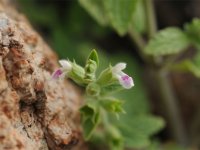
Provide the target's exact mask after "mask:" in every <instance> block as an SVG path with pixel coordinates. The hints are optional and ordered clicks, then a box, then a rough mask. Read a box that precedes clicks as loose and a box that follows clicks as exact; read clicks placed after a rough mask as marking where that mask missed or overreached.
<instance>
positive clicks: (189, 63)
mask: <svg viewBox="0 0 200 150" xmlns="http://www.w3.org/2000/svg"><path fill="white" fill-rule="evenodd" d="M171 69H172V70H173V71H181V72H191V73H192V74H193V75H194V76H196V77H197V78H200V52H198V53H197V55H196V56H195V57H194V58H193V59H191V60H189V59H187V60H184V61H181V62H180V63H178V64H175V65H173V66H172V67H171Z"/></svg>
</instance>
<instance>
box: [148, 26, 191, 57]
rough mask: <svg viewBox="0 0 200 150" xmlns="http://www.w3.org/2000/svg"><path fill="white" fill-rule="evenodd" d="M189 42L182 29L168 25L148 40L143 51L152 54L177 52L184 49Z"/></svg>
mask: <svg viewBox="0 0 200 150" xmlns="http://www.w3.org/2000/svg"><path fill="white" fill-rule="evenodd" d="M189 43H190V41H189V39H188V38H187V36H186V34H185V33H184V32H183V31H181V30H180V29H178V28H175V27H169V28H166V29H164V30H161V31H159V32H158V33H157V34H156V35H155V37H154V38H153V39H151V40H150V42H149V43H148V45H147V47H146V48H145V51H146V53H147V54H150V55H154V56H158V55H171V54H177V53H179V52H181V51H183V50H185V49H186V48H187V47H188V46H189Z"/></svg>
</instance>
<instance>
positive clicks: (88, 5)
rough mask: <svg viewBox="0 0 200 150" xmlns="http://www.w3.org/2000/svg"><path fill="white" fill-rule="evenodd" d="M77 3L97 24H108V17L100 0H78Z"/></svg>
mask: <svg viewBox="0 0 200 150" xmlns="http://www.w3.org/2000/svg"><path fill="white" fill-rule="evenodd" d="M79 3H80V4H81V6H82V7H84V8H85V10H86V11H87V12H88V13H89V14H90V15H91V16H92V17H93V18H94V19H95V20H96V21H97V22H98V23H99V24H101V25H107V24H108V18H107V14H106V12H105V8H104V5H103V1H102V0H79Z"/></svg>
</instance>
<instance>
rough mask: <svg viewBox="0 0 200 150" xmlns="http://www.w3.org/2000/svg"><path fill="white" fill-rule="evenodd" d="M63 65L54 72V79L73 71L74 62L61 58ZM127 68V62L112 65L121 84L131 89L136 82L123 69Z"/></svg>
mask: <svg viewBox="0 0 200 150" xmlns="http://www.w3.org/2000/svg"><path fill="white" fill-rule="evenodd" d="M59 63H60V65H61V67H60V68H58V69H57V70H56V71H55V72H54V73H53V74H52V78H53V79H59V78H60V79H63V78H64V77H67V75H68V73H69V72H70V71H72V66H73V65H72V62H70V61H69V60H60V61H59ZM125 68H126V63H118V64H116V65H115V66H114V67H112V69H111V70H112V76H113V77H114V78H116V79H118V81H119V84H120V85H121V86H122V87H123V88H125V89H130V88H132V87H133V86H134V82H133V79H132V77H130V76H129V75H127V74H125V73H124V72H123V71H122V70H124V69H125Z"/></svg>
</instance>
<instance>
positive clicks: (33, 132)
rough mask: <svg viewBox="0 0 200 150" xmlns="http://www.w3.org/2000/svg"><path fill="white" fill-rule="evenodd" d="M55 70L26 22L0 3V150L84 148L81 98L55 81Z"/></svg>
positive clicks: (66, 84) (51, 56)
mask: <svg viewBox="0 0 200 150" xmlns="http://www.w3.org/2000/svg"><path fill="white" fill-rule="evenodd" d="M57 67H58V65H57V56H56V55H55V54H54V53H53V51H52V50H51V49H50V48H49V47H48V46H47V45H46V44H45V42H44V41H43V40H42V39H41V37H40V36H39V35H38V34H37V33H36V32H35V31H34V30H33V29H32V28H31V26H30V24H29V23H28V21H27V20H26V19H25V17H24V16H23V15H21V14H19V13H17V12H16V11H15V10H14V9H13V8H11V7H10V6H9V3H8V1H3V0H1V1H0V150H4V149H5V150H48V149H52V150H62V149H63V150H64V149H71V148H72V149H81V150H83V149H84V146H83V144H82V143H83V141H82V140H81V139H82V138H81V137H82V136H81V129H80V116H79V111H78V109H79V107H80V101H81V97H80V94H79V92H78V90H77V89H76V88H75V87H74V86H72V85H71V84H70V83H69V82H68V81H65V82H63V81H55V80H51V73H52V72H53V71H54V70H55V68H57ZM80 147H81V148H80Z"/></svg>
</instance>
